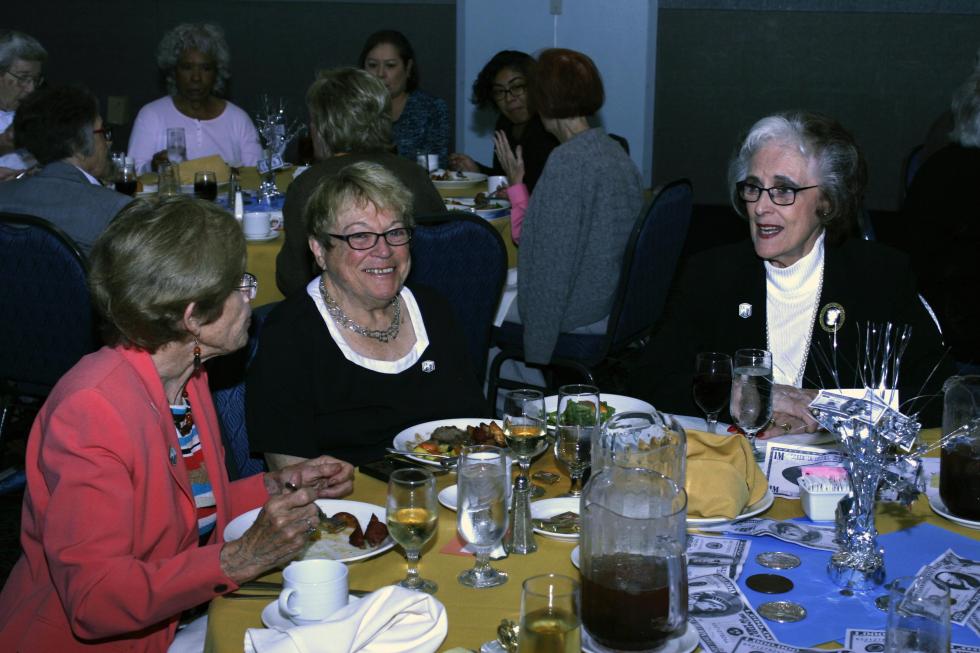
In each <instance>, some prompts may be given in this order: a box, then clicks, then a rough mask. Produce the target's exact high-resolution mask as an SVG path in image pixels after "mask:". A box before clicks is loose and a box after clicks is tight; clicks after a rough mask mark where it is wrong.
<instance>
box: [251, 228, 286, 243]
mask: <svg viewBox="0 0 980 653" xmlns="http://www.w3.org/2000/svg"><path fill="white" fill-rule="evenodd" d="M278 237H279V232H278V231H276V230H275V229H272V230H271V231H269V233H267V234H266V235H264V236H249V235H248V234H245V240H246V241H248V242H250V243H267V242H269V241H270V240H275V239H276V238H278Z"/></svg>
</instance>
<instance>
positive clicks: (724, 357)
mask: <svg viewBox="0 0 980 653" xmlns="http://www.w3.org/2000/svg"><path fill="white" fill-rule="evenodd" d="M731 390H732V357H731V356H729V355H728V354H722V353H720V352H717V351H706V352H701V353H700V354H698V355H697V356H696V357H695V359H694V402H695V403H696V404H697V405H698V408H700V409H701V411H702V412H703V413H704V422H705V429H706V430H707V431H708V433H714V432H715V428H716V427H717V425H718V413H720V412H721V410H722V408H724V407H725V404H727V403H728V396H729V393H730V392H731Z"/></svg>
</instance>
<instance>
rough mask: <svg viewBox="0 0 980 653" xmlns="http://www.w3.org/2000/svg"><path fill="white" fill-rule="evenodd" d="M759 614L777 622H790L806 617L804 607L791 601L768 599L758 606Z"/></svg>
mask: <svg viewBox="0 0 980 653" xmlns="http://www.w3.org/2000/svg"><path fill="white" fill-rule="evenodd" d="M759 616H761V617H762V618H763V619H768V620H769V621H775V622H776V623H779V624H790V623H795V622H797V621H802V620H803V619H805V618H806V608H804V607H803V606H802V605H800V604H799V603H793V602H792V601H769V602H768V603H763V604H762V605H760V606H759Z"/></svg>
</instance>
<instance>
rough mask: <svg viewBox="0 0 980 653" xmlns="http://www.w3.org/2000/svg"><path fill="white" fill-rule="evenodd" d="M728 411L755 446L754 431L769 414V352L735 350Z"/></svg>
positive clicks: (750, 442) (764, 424) (770, 380)
mask: <svg viewBox="0 0 980 653" xmlns="http://www.w3.org/2000/svg"><path fill="white" fill-rule="evenodd" d="M734 366H735V369H734V370H733V376H732V400H731V405H730V409H731V413H732V419H733V420H735V423H736V424H738V426H739V427H740V428H741V429H742V430H743V431H745V437H747V438H748V439H749V444H750V445H752V448H753V449H754V448H755V434H756V433H758V432H759V431H761V430H762V429H764V428H765V427H766V424H768V423H769V419H770V418H771V417H772V353H771V352H769V351H767V350H765V349H739V350H738V351H736V352H735V359H734Z"/></svg>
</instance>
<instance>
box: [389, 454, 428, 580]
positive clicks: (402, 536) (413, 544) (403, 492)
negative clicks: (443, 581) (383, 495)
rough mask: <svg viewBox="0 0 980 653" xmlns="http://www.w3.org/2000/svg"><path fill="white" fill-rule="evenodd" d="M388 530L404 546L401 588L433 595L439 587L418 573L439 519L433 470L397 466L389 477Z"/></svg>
mask: <svg viewBox="0 0 980 653" xmlns="http://www.w3.org/2000/svg"><path fill="white" fill-rule="evenodd" d="M386 508H387V522H388V533H389V534H390V535H391V538H392V539H393V540H395V541H396V542H398V543H399V544H401V545H402V548H403V549H405V557H406V558H408V573H407V574H406V576H405V578H404V579H403V580H402V581H401V582H400V583H398V584H399V585H400V586H401V587H405V588H408V589H410V590H418V591H420V592H426V593H428V594H435V592H436V589H438V586H437V585H436V584H435V583H434V582H432V581H431V580H426V579H424V578H422V577H421V576H420V575H419V569H418V565H419V558H420V557H421V556H422V548H423V547H424V546H425V544H426V542H428V541H429V540H431V539H432V536H433V535H434V534H435V532H436V526H437V524H438V521H439V505H438V502H437V499H436V479H435V477H434V476H433V475H432V472H430V471H428V470H425V469H420V468H418V467H408V468H405V469H396V470H395V471H393V472H392V473H391V476H390V477H389V479H388V499H387V505H386Z"/></svg>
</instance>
